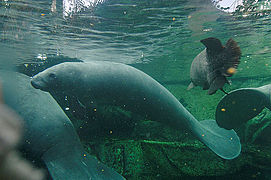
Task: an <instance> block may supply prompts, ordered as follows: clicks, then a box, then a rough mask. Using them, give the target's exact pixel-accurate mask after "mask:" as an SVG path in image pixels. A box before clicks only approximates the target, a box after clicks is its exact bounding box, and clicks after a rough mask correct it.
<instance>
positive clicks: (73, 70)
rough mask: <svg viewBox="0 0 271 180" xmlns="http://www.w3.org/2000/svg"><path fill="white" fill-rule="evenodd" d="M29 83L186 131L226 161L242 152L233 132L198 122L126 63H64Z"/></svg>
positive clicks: (37, 76)
mask: <svg viewBox="0 0 271 180" xmlns="http://www.w3.org/2000/svg"><path fill="white" fill-rule="evenodd" d="M31 83H32V85H33V86H34V87H35V88H38V89H41V90H44V91H49V92H65V93H66V94H69V95H71V96H76V97H77V98H78V100H79V101H80V102H81V104H82V105H83V106H85V107H86V108H91V107H92V103H93V102H95V103H97V104H108V105H116V106H119V107H121V108H124V109H125V110H129V111H132V112H135V113H138V114H140V115H142V116H143V117H145V118H147V119H150V120H155V121H160V122H163V123H165V124H166V125H171V126H172V127H174V128H176V129H177V130H184V129H186V130H188V131H190V132H191V133H192V134H193V135H195V136H196V137H197V138H198V139H199V140H200V141H202V142H203V143H204V144H206V145H207V146H208V147H209V148H210V149H211V150H212V151H214V152H215V153H216V154H217V155H219V156H220V157H222V158H225V159H233V158H235V157H237V156H238V155H239V154H240V151H241V145H240V140H239V137H238V136H237V135H236V133H235V132H234V131H233V130H225V129H224V128H220V127H218V125H217V124H216V122H215V121H214V120H205V121H201V122H199V121H197V120H196V119H195V117H194V116H193V115H192V114H190V113H189V112H188V111H187V110H186V109H185V108H184V107H183V105H182V104H181V103H180V102H179V101H178V100H177V99H176V98H175V97H174V96H173V95H172V94H171V93H170V92H169V91H168V90H167V89H166V88H165V87H163V86H162V85H161V84H159V83H158V82H157V81H156V80H154V79H153V78H151V77H150V76H148V75H147V74H145V73H144V72H142V71H140V70H138V69H135V68H133V67H131V66H128V65H125V64H121V63H114V62H106V61H92V62H89V63H83V62H81V63H75V62H66V63H62V64H58V65H56V66H53V67H51V68H48V69H46V70H44V71H43V72H40V73H39V74H37V75H36V76H34V77H33V79H32V80H31ZM94 110H95V111H96V110H97V109H94ZM97 111H98V110H97ZM158 158H159V157H158Z"/></svg>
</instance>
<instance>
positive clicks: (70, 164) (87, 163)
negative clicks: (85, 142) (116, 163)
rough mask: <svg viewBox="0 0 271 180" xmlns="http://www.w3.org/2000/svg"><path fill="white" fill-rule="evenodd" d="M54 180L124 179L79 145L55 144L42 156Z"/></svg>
mask: <svg viewBox="0 0 271 180" xmlns="http://www.w3.org/2000/svg"><path fill="white" fill-rule="evenodd" d="M42 160H43V161H44V162H45V164H46V166H47V168H48V171H49V173H50V175H51V177H52V178H53V179H54V180H64V179H65V180H75V179H76V180H89V179H93V180H109V179H110V180H124V179H125V178H124V177H122V176H121V175H119V174H118V173H117V172H115V171H114V170H112V169H111V168H109V167H107V166H105V165H104V164H102V163H101V162H99V161H98V160H97V159H96V158H95V157H93V156H91V155H89V154H87V153H85V152H84V150H83V148H82V147H81V146H80V147H78V146H71V145H65V144H57V145H55V146H53V147H52V148H51V149H49V150H48V151H47V152H46V153H44V155H43V156H42Z"/></svg>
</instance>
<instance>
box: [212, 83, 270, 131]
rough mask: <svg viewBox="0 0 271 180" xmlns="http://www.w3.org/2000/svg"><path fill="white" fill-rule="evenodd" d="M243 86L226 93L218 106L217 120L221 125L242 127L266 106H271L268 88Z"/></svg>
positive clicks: (231, 127)
mask: <svg viewBox="0 0 271 180" xmlns="http://www.w3.org/2000/svg"><path fill="white" fill-rule="evenodd" d="M265 87H266V86H263V87H262V88H242V89H237V90H234V91H232V92H230V93H229V94H228V95H225V96H224V97H223V98H222V99H221V100H220V102H219V103H218V105H217V107H216V114H215V116H216V122H217V124H218V125H219V126H220V127H223V128H225V129H233V128H237V127H240V126H241V125H242V124H244V123H245V122H247V121H248V120H250V119H252V118H254V117H255V116H257V115H258V114H259V113H260V112H261V111H262V110H263V109H264V108H265V107H268V108H270V107H271V106H270V102H269V101H270V100H269V97H270V93H265V92H264V90H265V89H266V91H267V90H268V88H265Z"/></svg>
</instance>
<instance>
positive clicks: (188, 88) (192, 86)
mask: <svg viewBox="0 0 271 180" xmlns="http://www.w3.org/2000/svg"><path fill="white" fill-rule="evenodd" d="M194 87H195V85H194V83H193V82H191V83H190V84H189V85H188V87H187V90H190V89H192V88H194Z"/></svg>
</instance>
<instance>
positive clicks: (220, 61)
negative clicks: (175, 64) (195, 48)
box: [188, 37, 241, 95]
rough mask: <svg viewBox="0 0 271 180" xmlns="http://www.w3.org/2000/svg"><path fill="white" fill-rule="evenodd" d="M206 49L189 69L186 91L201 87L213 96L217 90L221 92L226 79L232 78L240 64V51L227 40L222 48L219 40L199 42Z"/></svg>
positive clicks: (211, 39)
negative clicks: (189, 81)
mask: <svg viewBox="0 0 271 180" xmlns="http://www.w3.org/2000/svg"><path fill="white" fill-rule="evenodd" d="M201 43H203V44H204V45H205V46H206V48H205V49H204V50H203V51H202V52H201V53H199V54H198V55H197V56H196V57H195V59H194V60H193V62H192V64H191V68H190V79H191V83H190V85H189V86H188V90H189V89H191V88H193V87H194V86H201V87H202V88H203V90H208V94H209V95H211V94H214V93H215V92H216V91H217V90H218V89H221V90H222V91H223V89H222V88H223V86H224V84H225V83H228V84H230V83H229V81H228V80H227V77H230V76H232V75H233V74H234V73H235V72H236V69H237V66H238V64H239V63H240V56H241V50H240V48H239V47H238V45H237V43H236V42H235V41H234V40H233V39H229V40H228V41H227V43H226V46H225V47H224V46H223V45H222V43H221V42H220V40H219V39H217V38H212V37H211V38H207V39H203V40H201Z"/></svg>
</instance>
